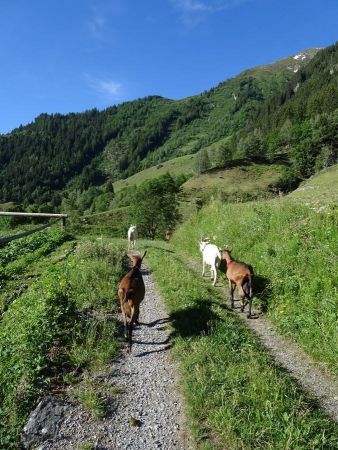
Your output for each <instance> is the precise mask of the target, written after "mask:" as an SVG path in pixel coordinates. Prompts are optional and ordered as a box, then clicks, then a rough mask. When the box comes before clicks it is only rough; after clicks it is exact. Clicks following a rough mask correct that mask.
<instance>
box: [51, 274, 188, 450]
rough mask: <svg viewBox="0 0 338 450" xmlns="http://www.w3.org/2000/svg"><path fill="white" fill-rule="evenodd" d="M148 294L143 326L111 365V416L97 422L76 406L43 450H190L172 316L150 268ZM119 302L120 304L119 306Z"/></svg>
mask: <svg viewBox="0 0 338 450" xmlns="http://www.w3.org/2000/svg"><path fill="white" fill-rule="evenodd" d="M142 272H143V279H144V283H145V288H146V295H145V298H144V300H143V302H142V304H141V308H140V323H141V324H140V325H139V326H137V327H136V328H135V330H134V333H133V336H134V337H133V347H132V351H131V353H127V347H125V349H124V350H123V352H122V353H121V355H120V357H118V358H117V359H116V360H114V361H113V363H112V374H111V375H110V376H107V379H106V380H105V381H106V382H108V383H112V384H113V386H114V388H116V398H115V402H114V405H113V407H112V409H111V412H110V414H109V415H108V416H107V417H105V418H104V419H103V420H102V421H100V422H99V423H98V422H97V421H96V420H95V419H92V418H91V419H90V418H88V415H86V414H84V413H83V411H82V409H81V408H79V407H77V408H74V409H73V411H72V413H71V414H70V416H68V417H67V419H66V420H65V422H64V423H63V424H62V426H61V429H60V431H59V433H58V438H57V439H56V440H55V441H54V442H53V443H48V444H47V445H46V446H44V449H46V450H47V449H48V450H52V449H53V450H56V449H63V450H71V449H74V448H78V447H77V446H78V445H80V444H81V443H83V442H93V441H95V442H96V445H97V446H99V448H107V449H108V448H109V449H114V450H118V449H120V450H122V449H123V450H125V449H127V448H132V449H133V450H141V449H142V450H143V449H144V450H148V449H156V448H162V449H171V450H173V449H177V450H188V449H189V448H190V447H189V443H188V442H187V440H188V438H187V437H185V435H184V431H183V427H184V416H183V406H182V399H181V396H180V393H179V390H178V388H177V381H178V380H177V373H176V367H175V366H174V363H173V360H172V358H171V355H170V348H171V341H170V330H169V328H168V326H169V317H168V314H167V313H166V311H165V308H164V306H163V300H162V298H161V297H160V296H159V294H158V292H157V291H156V289H155V286H154V283H153V281H152V279H151V276H150V274H149V273H148V271H147V270H142ZM117 301H118V300H117V298H116V302H117Z"/></svg>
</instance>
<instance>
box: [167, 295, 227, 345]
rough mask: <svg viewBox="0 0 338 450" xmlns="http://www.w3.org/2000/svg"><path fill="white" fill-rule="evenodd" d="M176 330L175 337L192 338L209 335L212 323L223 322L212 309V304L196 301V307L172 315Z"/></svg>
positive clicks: (201, 300) (200, 300)
mask: <svg viewBox="0 0 338 450" xmlns="http://www.w3.org/2000/svg"><path fill="white" fill-rule="evenodd" d="M170 319H171V323H172V326H173V328H174V331H173V333H172V335H173V336H181V337H192V336H199V335H201V334H205V335H207V334H209V331H210V329H211V328H212V322H215V321H216V320H217V321H219V320H221V319H220V317H219V316H218V315H217V314H215V313H214V312H213V311H212V309H211V302H207V301H205V300H203V299H199V300H197V301H196V304H195V306H193V307H190V308H186V309H182V310H180V311H176V312H174V313H172V314H171V315H170Z"/></svg>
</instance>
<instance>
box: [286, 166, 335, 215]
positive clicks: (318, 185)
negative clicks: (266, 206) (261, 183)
mask: <svg viewBox="0 0 338 450" xmlns="http://www.w3.org/2000/svg"><path fill="white" fill-rule="evenodd" d="M288 197H289V198H291V199H293V200H295V201H301V202H302V203H303V204H307V205H308V206H311V207H314V208H316V209H317V210H318V209H325V208H326V207H327V206H328V205H335V206H337V205H338V164H336V165H334V166H332V167H329V168H328V169H325V170H322V171H321V172H320V173H318V174H317V175H315V176H313V177H312V178H310V179H308V180H306V181H304V182H303V183H302V184H301V186H299V188H298V189H296V190H295V191H294V192H292V193H291V194H290V195H289V196H288Z"/></svg>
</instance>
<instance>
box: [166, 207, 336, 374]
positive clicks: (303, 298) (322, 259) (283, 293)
mask: <svg viewBox="0 0 338 450" xmlns="http://www.w3.org/2000/svg"><path fill="white" fill-rule="evenodd" d="M337 226H338V211H337V210H336V209H334V208H331V209H328V210H326V211H325V212H322V213H321V212H316V211H315V210H313V209H311V208H309V207H307V206H302V205H300V204H296V203H293V202H291V201H273V202H263V201H262V202H252V203H247V204H228V205H223V204H220V203H218V202H214V203H212V204H210V205H209V206H208V207H206V208H204V209H203V210H201V211H200V212H199V213H198V214H196V215H194V216H193V217H191V218H190V219H189V220H188V221H187V222H186V223H184V224H183V225H182V226H181V227H180V228H179V230H178V231H177V233H176V234H175V235H174V237H173V240H172V242H173V245H174V247H175V248H176V249H177V250H179V251H181V252H184V253H185V254H186V255H187V257H188V258H194V259H197V258H198V259H200V255H199V253H198V249H197V242H198V240H199V239H200V238H201V236H209V237H210V238H211V239H212V240H213V241H214V242H215V243H216V244H217V245H218V246H220V247H225V246H232V247H233V256H234V257H235V258H237V259H240V260H242V261H246V262H248V263H250V264H252V265H253V267H254V271H255V274H256V277H255V278H256V281H257V280H258V281H259V284H260V286H257V285H256V295H255V302H254V303H256V306H261V307H262V308H263V309H264V310H265V311H267V314H268V316H269V317H270V318H271V319H272V320H273V321H274V322H275V324H276V325H277V327H278V329H279V330H280V331H281V332H282V333H285V334H287V335H289V336H290V337H292V338H293V339H294V340H295V341H297V342H298V343H299V344H300V345H301V346H302V347H303V348H304V349H305V350H306V351H307V352H308V353H309V354H311V355H312V356H313V357H314V358H315V359H317V360H318V361H320V362H322V363H324V364H325V365H327V366H328V367H330V368H331V369H332V370H333V371H335V372H336V373H338V357H337V356H338V355H337V348H338V334H337V310H338V277H337V273H338V260H337V253H338V227H337ZM258 288H259V289H258ZM258 290H259V292H258Z"/></svg>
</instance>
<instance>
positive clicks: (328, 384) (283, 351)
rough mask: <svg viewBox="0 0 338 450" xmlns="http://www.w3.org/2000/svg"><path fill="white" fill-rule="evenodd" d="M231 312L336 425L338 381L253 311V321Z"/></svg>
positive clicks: (195, 265)
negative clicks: (255, 335)
mask: <svg viewBox="0 0 338 450" xmlns="http://www.w3.org/2000/svg"><path fill="white" fill-rule="evenodd" d="M188 267H189V268H190V269H192V270H194V271H195V272H198V273H199V272H200V271H201V268H200V265H199V264H198V263H196V261H192V260H189V261H188ZM217 286H218V288H219V289H222V293H223V294H224V298H225V299H228V298H229V291H228V288H225V287H223V286H222V287H220V286H221V284H220V282H219V281H218V284H217ZM236 303H238V302H236ZM227 306H228V307H229V308H230V303H229V301H227ZM233 311H234V313H235V314H236V315H238V316H239V317H240V318H241V319H242V320H243V321H244V322H245V323H246V325H247V326H248V327H249V328H250V329H251V330H253V331H254V332H255V333H256V334H257V336H258V337H259V338H260V340H261V342H262V343H263V345H264V346H265V347H266V348H267V349H268V350H269V352H270V353H271V354H272V356H273V357H274V358H275V359H276V361H277V362H278V363H279V364H280V365H281V366H282V367H284V368H285V369H286V370H287V371H288V372H289V373H290V374H291V376H292V377H294V378H295V379H296V380H297V381H298V383H299V384H300V385H301V386H302V387H303V388H304V389H305V390H306V391H307V392H309V393H310V394H311V395H312V396H313V397H314V398H316V399H317V400H318V402H319V404H320V406H321V407H322V408H323V410H324V411H325V412H326V413H327V414H328V415H330V416H331V417H332V419H333V420H335V421H336V422H338V380H337V379H336V377H335V376H334V375H332V374H329V373H327V372H324V371H323V370H322V369H321V368H320V366H319V364H317V363H316V362H315V361H313V359H312V358H311V357H310V356H309V355H307V354H306V353H305V352H304V351H303V350H302V349H301V348H300V347H299V346H298V345H296V344H295V343H293V342H292V341H291V340H290V339H288V338H287V337H285V336H281V335H280V334H279V333H278V332H277V330H276V327H275V325H274V324H273V323H272V322H271V321H270V320H269V319H267V318H265V317H263V316H262V315H260V314H258V312H257V311H254V313H255V316H254V317H255V318H254V319H248V318H247V315H246V313H241V312H240V308H239V306H238V305H236V304H235V309H234V310H233Z"/></svg>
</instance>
